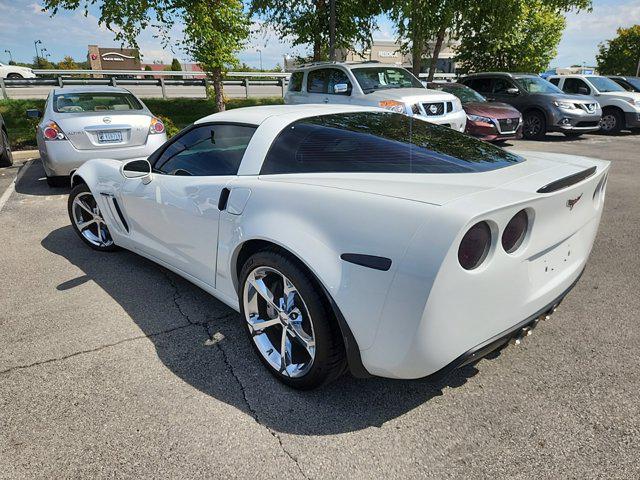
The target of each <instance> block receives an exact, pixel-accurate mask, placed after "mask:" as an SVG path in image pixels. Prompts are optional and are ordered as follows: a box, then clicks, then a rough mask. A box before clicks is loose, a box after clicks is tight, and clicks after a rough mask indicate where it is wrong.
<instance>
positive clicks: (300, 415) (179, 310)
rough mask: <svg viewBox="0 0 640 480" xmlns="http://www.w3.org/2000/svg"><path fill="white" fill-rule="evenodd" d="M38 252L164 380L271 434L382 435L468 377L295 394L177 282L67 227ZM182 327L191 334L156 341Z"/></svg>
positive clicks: (227, 320)
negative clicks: (135, 330)
mask: <svg viewBox="0 0 640 480" xmlns="http://www.w3.org/2000/svg"><path fill="white" fill-rule="evenodd" d="M41 243H42V245H43V246H44V248H46V249H47V250H48V251H50V252H52V253H54V254H56V255H60V256H61V257H64V258H66V259H67V260H68V261H69V262H70V263H71V264H73V265H74V266H76V267H77V268H79V269H80V270H81V271H82V272H83V274H82V275H79V276H78V277H77V278H74V279H71V280H68V281H65V282H64V283H62V284H60V285H57V286H56V287H55V288H57V289H58V290H60V291H65V290H69V289H73V288H75V287H77V286H79V285H82V284H84V283H86V282H88V281H92V282H95V283H96V284H97V285H98V286H99V287H100V288H102V289H103V290H104V291H105V292H106V293H108V294H109V295H110V296H111V298H113V299H114V300H115V301H116V302H117V303H118V304H119V305H120V306H121V307H122V308H123V309H124V310H125V311H126V313H127V314H128V315H129V316H130V317H131V319H132V320H133V321H134V322H135V323H136V324H137V325H138V327H139V328H140V329H141V330H142V331H143V332H144V334H145V335H146V336H147V338H148V339H149V340H150V341H151V342H153V344H154V346H155V349H156V352H157V355H158V358H159V359H160V360H161V361H162V363H163V364H164V365H165V366H166V367H167V368H168V369H169V370H171V371H172V372H173V373H174V374H175V375H177V376H178V377H179V378H181V379H182V380H183V381H185V382H187V383H188V384H189V385H192V386H193V387H195V388H197V389H198V390H200V391H201V392H204V393H206V394H207V395H210V396H212V397H213V398H215V399H217V400H219V401H222V402H226V403H227V404H230V405H233V406H235V407H236V408H238V409H240V410H242V411H243V412H245V413H246V414H248V415H251V416H252V417H253V418H254V419H255V420H256V421H257V422H259V423H260V424H262V425H264V426H266V427H267V428H269V429H272V430H273V431H278V432H287V433H293V434H297V435H328V434H335V433H344V432H351V431H356V430H361V429H364V428H367V427H371V426H381V425H382V424H384V423H385V422H387V421H389V420H393V419H394V418H397V417H398V416H401V415H403V414H404V413H406V412H408V411H410V410H412V409H414V408H416V407H419V406H420V405H422V404H424V403H425V402H428V401H429V400H431V399H432V398H434V397H436V396H440V395H442V390H443V389H444V388H446V387H458V386H461V385H463V384H465V383H466V381H467V380H468V379H469V378H471V377H472V376H474V375H475V374H476V373H477V370H476V368H475V367H473V366H467V367H464V368H462V369H460V370H458V371H456V372H454V373H453V374H451V375H450V376H449V377H448V378H446V379H444V380H442V381H438V382H434V381H428V380H412V381H399V380H388V379H382V378H369V379H355V378H353V377H352V376H350V375H345V376H343V377H342V378H340V379H339V380H338V381H336V382H334V383H333V384H331V385H328V386H326V387H324V388H320V389H318V390H315V391H309V392H299V391H295V390H292V389H290V388H288V387H285V386H283V385H281V384H280V383H279V382H277V380H275V379H274V378H273V377H272V376H271V375H270V374H269V373H268V372H267V371H266V370H265V368H264V367H263V365H262V364H261V363H260V362H259V360H258V358H257V357H256V356H255V353H254V351H253V350H252V348H251V346H250V344H249V339H248V337H247V336H246V334H245V332H244V327H243V325H242V319H241V317H240V315H239V314H238V313H236V312H234V311H233V310H231V309H230V308H228V307H227V306H225V305H223V304H222V303H221V302H219V301H218V300H216V299H215V298H213V297H212V296H211V295H209V294H208V293H206V292H204V291H203V290H201V289H199V288H198V287H196V286H194V285H192V284H191V283H189V282H187V281H186V280H184V279H182V278H180V277H179V276H177V275H175V274H173V273H172V272H169V271H168V270H166V269H164V268H162V267H160V266H157V265H155V264H154V263H152V262H150V261H148V260H146V259H144V258H143V257H140V256H138V255H136V254H134V253H131V252H128V251H125V250H121V251H118V252H115V253H99V252H95V251H93V250H91V249H90V248H88V247H87V246H85V245H84V244H83V243H82V242H80V240H79V239H78V238H77V237H76V235H75V233H74V231H73V230H72V228H71V226H68V227H62V228H59V229H57V230H55V231H53V232H51V233H50V234H49V235H48V236H47V237H46V238H45V239H44V240H42V242H41ZM150 292H152V293H150ZM105 321H108V319H105ZM188 323H193V324H196V325H195V326H194V327H188V326H186V327H184V328H182V327H177V328H176V329H174V330H172V331H171V332H170V333H162V332H167V330H171V328H170V327H171V326H174V327H175V325H188ZM211 338H213V341H212V340H211ZM140 368H145V366H144V365H140ZM205 421H206V420H205Z"/></svg>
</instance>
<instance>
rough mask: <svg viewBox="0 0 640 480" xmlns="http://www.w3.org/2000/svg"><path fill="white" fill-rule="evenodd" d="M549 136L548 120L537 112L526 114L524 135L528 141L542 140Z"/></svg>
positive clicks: (523, 127) (523, 128)
mask: <svg viewBox="0 0 640 480" xmlns="http://www.w3.org/2000/svg"><path fill="white" fill-rule="evenodd" d="M546 134H547V120H546V119H545V118H544V115H543V114H542V113H541V112H538V111H537V110H532V111H530V112H527V113H525V114H524V121H523V126H522V135H523V136H524V138H526V139H528V140H542V139H544V137H545V135H546Z"/></svg>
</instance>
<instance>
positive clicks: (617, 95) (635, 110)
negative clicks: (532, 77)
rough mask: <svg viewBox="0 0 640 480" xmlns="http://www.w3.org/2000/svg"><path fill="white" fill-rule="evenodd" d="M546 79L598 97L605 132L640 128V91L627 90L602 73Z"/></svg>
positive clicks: (566, 90) (567, 90)
mask: <svg viewBox="0 0 640 480" xmlns="http://www.w3.org/2000/svg"><path fill="white" fill-rule="evenodd" d="M547 80H549V81H550V82H551V83H553V84H554V85H556V86H557V87H559V88H560V89H561V90H562V91H563V92H565V93H573V94H577V95H591V96H592V97H595V98H596V100H598V103H599V104H600V106H601V107H602V120H601V121H600V131H601V132H602V133H609V134H611V133H618V132H619V131H620V130H622V129H633V128H640V93H638V92H628V91H626V90H625V89H624V88H622V87H621V86H620V85H618V84H617V83H616V82H614V81H613V80H611V79H610V78H607V77H602V76H600V75H555V76H552V77H549V78H547Z"/></svg>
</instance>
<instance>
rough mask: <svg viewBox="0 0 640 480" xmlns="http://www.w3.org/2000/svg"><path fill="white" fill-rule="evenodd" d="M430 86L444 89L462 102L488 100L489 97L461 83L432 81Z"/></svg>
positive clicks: (435, 88)
mask: <svg viewBox="0 0 640 480" xmlns="http://www.w3.org/2000/svg"><path fill="white" fill-rule="evenodd" d="M429 88H432V89H434V90H442V91H443V92H447V93H450V94H452V95H455V96H456V97H458V98H459V99H460V101H461V102H462V104H463V105H464V104H465V103H470V102H486V101H487V99H486V98H484V97H483V96H482V95H480V94H479V93H478V92H476V91H475V90H473V89H471V88H469V87H466V86H464V85H459V84H449V83H430V84H429Z"/></svg>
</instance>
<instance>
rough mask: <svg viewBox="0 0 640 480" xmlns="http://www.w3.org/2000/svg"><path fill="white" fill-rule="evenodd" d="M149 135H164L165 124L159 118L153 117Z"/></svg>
mask: <svg viewBox="0 0 640 480" xmlns="http://www.w3.org/2000/svg"><path fill="white" fill-rule="evenodd" d="M149 133H164V123H162V120H160V119H159V118H156V117H153V118H152V119H151V126H150V127H149Z"/></svg>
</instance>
